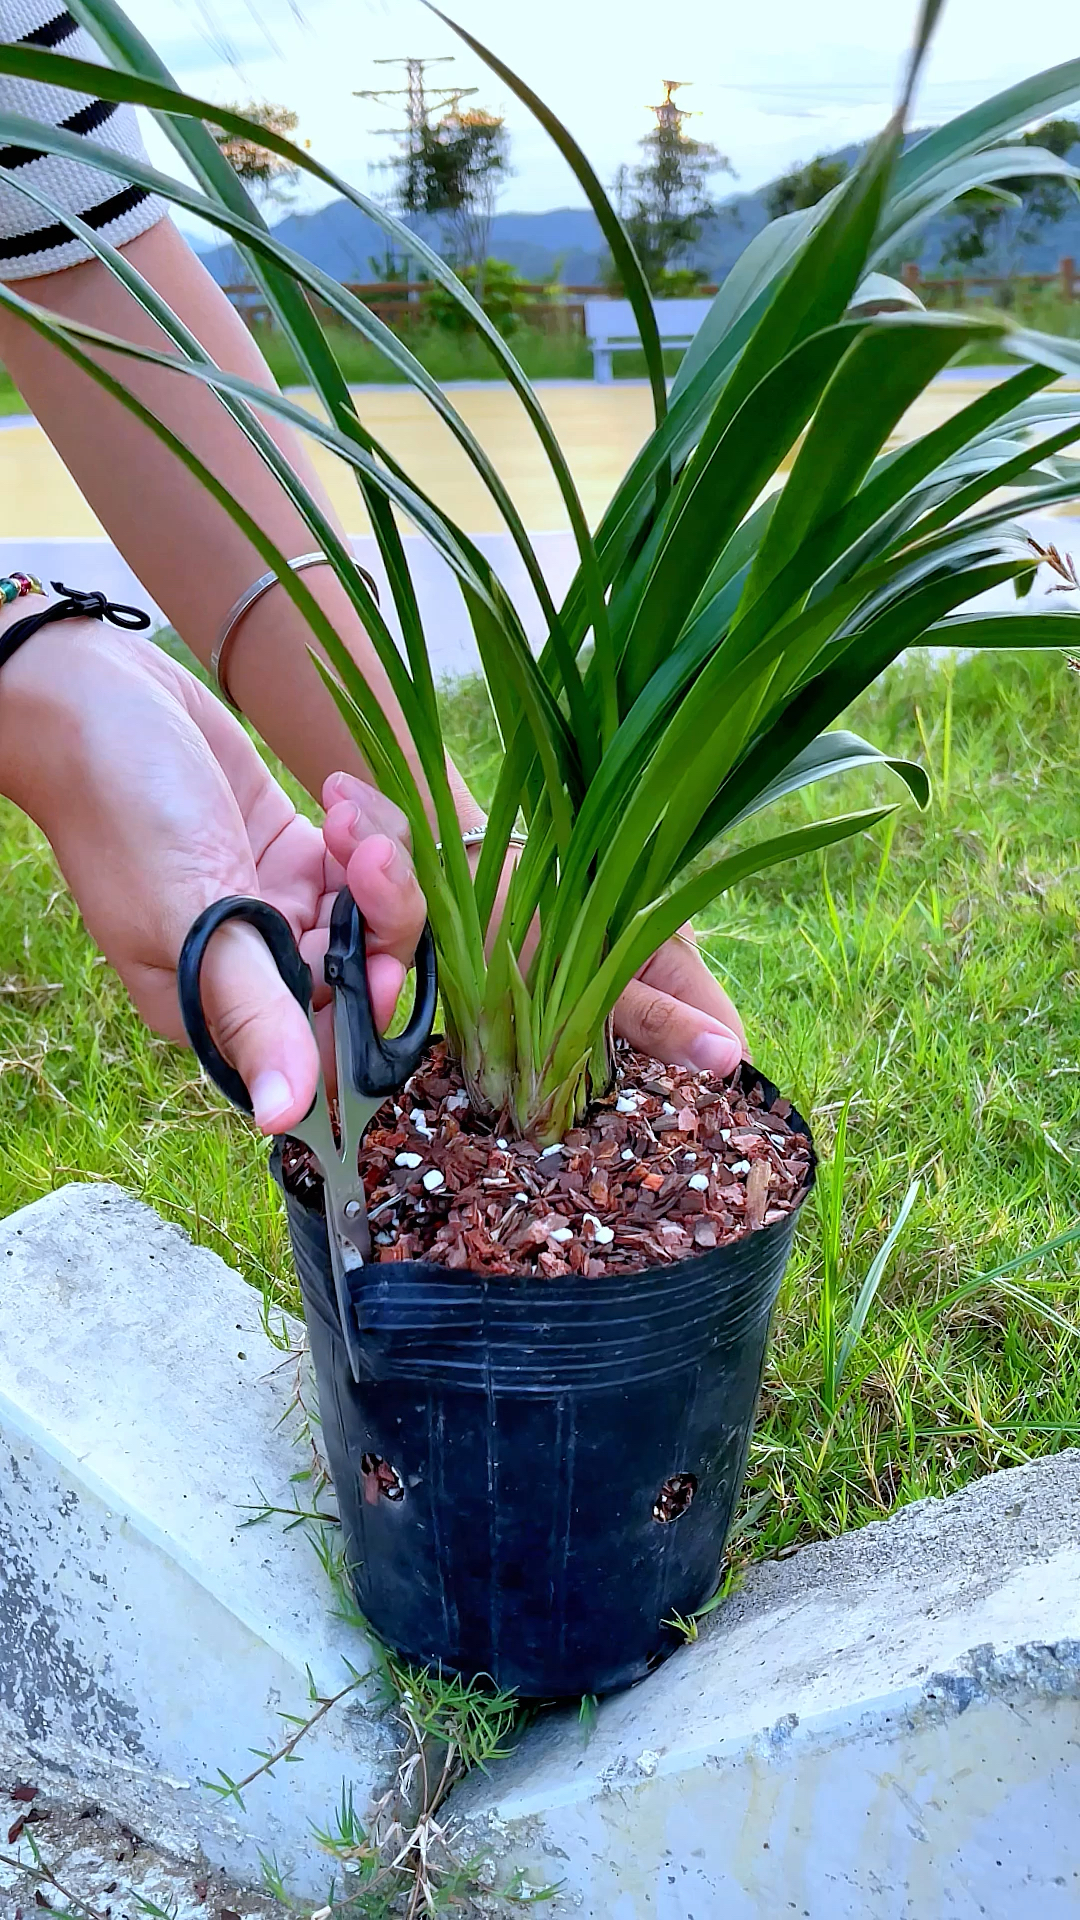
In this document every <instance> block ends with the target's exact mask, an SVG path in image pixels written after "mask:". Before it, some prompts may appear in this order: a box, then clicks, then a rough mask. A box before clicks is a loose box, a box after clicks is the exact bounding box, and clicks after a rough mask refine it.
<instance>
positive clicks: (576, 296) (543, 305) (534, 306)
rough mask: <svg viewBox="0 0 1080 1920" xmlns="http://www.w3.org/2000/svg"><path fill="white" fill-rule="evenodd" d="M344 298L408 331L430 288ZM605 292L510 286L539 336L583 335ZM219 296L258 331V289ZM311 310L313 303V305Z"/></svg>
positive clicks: (374, 289)
mask: <svg viewBox="0 0 1080 1920" xmlns="http://www.w3.org/2000/svg"><path fill="white" fill-rule="evenodd" d="M345 284H346V286H347V291H348V292H349V293H355V294H356V296H357V298H358V299H360V300H362V301H363V302H364V305H365V306H366V307H369V308H370V309H371V311H372V313H374V314H376V315H377V316H378V318H379V319H380V320H382V321H384V322H385V324H386V325H387V326H388V327H393V328H394V330H395V332H398V333H403V332H407V331H408V330H409V329H410V328H412V327H417V326H421V325H423V322H424V320H425V318H426V308H427V302H428V298H429V296H430V294H431V291H432V287H431V282H430V281H429V280H416V281H401V280H373V281H369V282H367V283H366V284H361V283H359V282H354V281H349V282H346V283H345ZM611 291H612V290H611V288H610V287H550V286H540V285H539V284H534V283H531V282H522V283H519V284H517V285H516V286H515V288H514V293H515V295H516V296H519V297H520V299H521V303H522V304H521V309H520V318H521V319H522V320H523V321H524V322H525V323H526V325H528V326H530V327H536V328H537V330H538V331H539V332H541V333H548V334H577V335H579V336H580V337H582V338H584V334H585V301H586V299H598V298H602V297H603V296H605V295H610V294H611ZM700 291H701V294H702V296H703V297H710V296H711V295H712V294H714V293H715V292H716V288H715V287H702V288H701V289H700ZM225 292H226V293H227V294H228V296H229V299H230V300H231V301H232V303H233V306H234V307H236V308H237V309H238V311H239V312H240V313H242V314H243V316H244V318H245V320H246V321H247V323H248V325H249V327H258V326H264V325H265V324H266V323H267V322H268V321H269V319H270V309H269V308H268V306H267V304H266V300H265V298H264V296H263V294H262V292H261V291H260V289H259V288H258V287H254V286H235V287H226V288H225ZM315 305H316V306H318V305H319V302H318V301H317V300H316V301H315Z"/></svg>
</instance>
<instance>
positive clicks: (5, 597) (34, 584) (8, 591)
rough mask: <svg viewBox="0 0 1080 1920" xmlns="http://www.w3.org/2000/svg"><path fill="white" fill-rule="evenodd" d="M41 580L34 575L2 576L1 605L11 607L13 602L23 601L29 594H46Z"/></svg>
mask: <svg viewBox="0 0 1080 1920" xmlns="http://www.w3.org/2000/svg"><path fill="white" fill-rule="evenodd" d="M44 591H45V589H44V587H43V586H42V584H41V581H40V580H35V578H34V576H33V574H32V573H9V574H5V575H3V576H0V604H3V605H4V606H5V607H10V605H11V603H12V601H13V600H21V599H22V598H23V595H24V594H27V593H44Z"/></svg>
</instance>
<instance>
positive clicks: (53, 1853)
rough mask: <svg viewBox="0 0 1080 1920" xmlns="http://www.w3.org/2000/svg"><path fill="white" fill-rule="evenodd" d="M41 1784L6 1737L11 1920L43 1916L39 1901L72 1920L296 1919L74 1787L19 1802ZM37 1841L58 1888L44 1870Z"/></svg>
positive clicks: (1, 1754)
mask: <svg viewBox="0 0 1080 1920" xmlns="http://www.w3.org/2000/svg"><path fill="white" fill-rule="evenodd" d="M40 1777H41V1769H40V1768H39V1767H38V1766H37V1764H36V1762H35V1760H34V1759H33V1757H32V1755H30V1754H29V1753H26V1752H21V1751H20V1750H19V1749H17V1748H16V1747H15V1746H14V1745H13V1743H11V1742H10V1741H5V1740H0V1916H2V1920H32V1917H36V1916H40V1915H42V1913H43V1909H42V1907H41V1905H40V1902H39V1899H38V1895H41V1896H43V1897H44V1898H45V1899H47V1900H48V1902H49V1904H50V1905H51V1906H53V1907H54V1909H55V1911H56V1912H57V1913H62V1914H65V1915H67V1914H71V1915H72V1916H73V1920H90V1914H91V1912H92V1913H93V1914H94V1915H95V1916H100V1920H148V1915H150V1916H152V1915H153V1914H154V1910H155V1908H156V1909H157V1910H158V1912H159V1913H160V1914H163V1915H168V1920H232V1916H235V1917H236V1920H288V1916H287V1915H286V1913H285V1909H284V1908H282V1907H280V1906H279V1905H278V1903H277V1902H276V1901H274V1900H271V1899H269V1898H268V1897H267V1896H266V1895H265V1894H263V1893H258V1892H254V1891H252V1890H250V1889H245V1888H242V1887H238V1886H237V1885H236V1884H235V1883H234V1882H233V1881H232V1880H230V1879H229V1878H228V1877H227V1876H226V1875H225V1874H223V1873H222V1872H221V1871H220V1869H218V1868H214V1867H212V1866H211V1865H210V1864H209V1862H208V1861H206V1860H199V1861H194V1862H193V1861H187V1862H182V1861H179V1860H176V1859H174V1858H173V1857H172V1856H170V1855H169V1854H167V1853H164V1852H162V1851H161V1849H160V1848H159V1847H155V1846H154V1845H152V1844H151V1842H150V1841H149V1840H146V1839H144V1838H143V1837H142V1836H141V1835H140V1834H138V1833H136V1832H135V1831H134V1830H133V1829H132V1828H131V1827H129V1826H127V1825H125V1824H124V1823H122V1822H121V1821H119V1820H117V1819H115V1818H113V1817H111V1816H110V1815H109V1814H107V1813H105V1812H104V1810H103V1809H102V1808H101V1807H100V1806H99V1805H97V1804H96V1802H95V1801H93V1800H91V1799H90V1798H88V1797H86V1796H82V1795H80V1794H79V1793H78V1792H77V1791H76V1790H75V1788H74V1786H73V1785H72V1783H70V1782H69V1783H67V1785H66V1788H65V1789H62V1790H61V1791H59V1792H57V1791H52V1790H49V1789H47V1788H39V1790H38V1792H37V1794H36V1796H35V1798H34V1799H33V1800H26V1799H13V1798H12V1793H13V1790H20V1789H24V1788H27V1787H32V1786H34V1785H36V1784H37V1781H38V1780H39V1778H40ZM23 1815H29V1816H30V1820H29V1822H28V1825H27V1826H26V1827H25V1828H24V1829H23V1831H22V1833H21V1834H20V1833H17V1832H16V1833H14V1836H13V1838H12V1839H11V1840H10V1841H9V1840H8V1839H7V1835H8V1833H9V1832H10V1831H12V1830H13V1829H14V1827H15V1825H16V1823H17V1822H18V1821H19V1819H20V1818H21V1816H23ZM28 1836H32V1838H33V1842H34V1844H35V1845H36V1847H37V1849H38V1853H39V1856H40V1863H41V1866H42V1867H47V1868H48V1869H49V1871H50V1872H51V1873H53V1874H54V1875H55V1880H56V1882H58V1883H59V1886H58V1885H57V1884H55V1883H53V1882H50V1881H48V1880H47V1879H43V1878H42V1876H41V1872H40V1870H35V1860H34V1852H33V1847H32V1846H31V1841H30V1838H29V1837H28ZM13 1861H19V1862H21V1866H14V1865H12V1864H11V1863H12V1862H13ZM61 1888H62V1889H63V1892H61V1891H60V1889H61ZM308 1911H309V1912H310V1907H309V1908H308Z"/></svg>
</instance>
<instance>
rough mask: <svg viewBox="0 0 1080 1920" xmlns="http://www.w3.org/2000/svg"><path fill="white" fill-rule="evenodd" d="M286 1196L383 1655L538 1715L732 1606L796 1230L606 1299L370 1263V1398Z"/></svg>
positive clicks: (412, 1264) (605, 1687)
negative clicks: (729, 1578) (554, 1700)
mask: <svg viewBox="0 0 1080 1920" xmlns="http://www.w3.org/2000/svg"><path fill="white" fill-rule="evenodd" d="M744 1071H745V1080H746V1085H747V1087H749V1086H752V1085H755V1084H756V1083H757V1082H758V1081H761V1082H762V1084H763V1086H764V1088H765V1092H766V1098H767V1099H769V1100H771V1099H773V1098H775V1092H776V1090H775V1088H771V1087H770V1085H769V1083H768V1081H765V1080H763V1078H762V1076H761V1075H760V1074H758V1073H756V1072H753V1071H751V1070H749V1069H746V1070H744ZM789 1124H790V1125H791V1126H793V1127H795V1128H797V1129H798V1130H799V1131H801V1132H803V1133H805V1134H807V1137H809V1132H808V1129H807V1128H806V1126H805V1123H804V1122H803V1121H802V1120H801V1119H800V1118H799V1117H798V1115H796V1114H792V1116H791V1120H790V1122H789ZM811 1164H813V1163H812V1162H811ZM286 1201H287V1206H288V1217H289V1227H290V1232H291V1236H292V1244H293V1252H294V1255H295V1258H296V1266H297V1272H298V1274H299V1277H300V1284H301V1288H302V1290H303V1296H304V1306H305V1311H306V1316H307V1323H308V1331H309V1337H310V1342H311V1349H312V1355H313V1358H314V1364H315V1372H316V1378H317V1382H318V1389H319V1408H320V1416H321V1420H322V1430H323V1438H324V1442H325V1448H326V1453H327V1457H328V1460H329V1464H330V1469H331V1472H332V1474H333V1477H334V1485H335V1489H336V1492H337V1498H338V1502H339V1506H340V1511H341V1518H342V1524H343V1527H344V1534H345V1548H346V1557H347V1561H348V1564H349V1567H350V1570H351V1573H352V1578H353V1582H354V1585H355V1589H356V1596H357V1601H358V1603H359V1606H360V1608H361V1611H362V1612H363V1613H364V1615H365V1617H366V1618H367V1619H368V1620H369V1621H370V1622H371V1625H372V1627H373V1628H374V1629H375V1631H376V1633H377V1634H378V1635H379V1637H380V1639H382V1640H383V1641H385V1643H386V1644H387V1645H388V1646H390V1647H392V1648H393V1649H394V1650H395V1651H396V1652H398V1653H400V1654H402V1655H404V1656H405V1657H406V1658H408V1659H410V1660H414V1661H417V1662H420V1663H422V1664H427V1663H434V1662H440V1663H441V1664H442V1666H443V1667H444V1669H447V1670H452V1671H456V1672H460V1673H463V1674H465V1675H466V1676H471V1675H474V1674H486V1675H488V1676H490V1678H491V1679H492V1680H494V1681H495V1682H496V1683H497V1684H498V1685H499V1686H501V1687H506V1688H512V1689H514V1690H516V1691H517V1692H518V1693H519V1694H520V1695H521V1696H522V1697H523V1698H532V1699H536V1698H550V1697H558V1696H572V1695H579V1694H585V1693H596V1694H600V1693H609V1692H612V1691H613V1690H615V1689H616V1688H619V1687H625V1686H628V1685H630V1683H631V1682H633V1681H635V1680H639V1679H640V1678H641V1677H642V1676H643V1675H644V1674H646V1673H648V1672H649V1671H650V1670H651V1669H652V1668H653V1667H655V1666H656V1665H658V1664H659V1662H660V1661H661V1660H663V1659H664V1658H665V1656H666V1655H667V1654H668V1653H670V1652H671V1651H672V1649H673V1648H674V1647H675V1646H677V1645H678V1644H679V1634H678V1632H677V1630H675V1629H673V1628H672V1627H671V1626H669V1625H665V1622H666V1621H670V1620H671V1618H672V1617H673V1615H674V1614H675V1613H681V1614H690V1613H691V1612H692V1611H693V1610H694V1608H696V1607H699V1606H701V1605H702V1604H703V1602H704V1601H705V1600H707V1599H708V1598H709V1597H710V1595H711V1594H713V1593H714V1592H715V1590H716V1586H717V1582H718V1579H719V1576H720V1569H721V1563H722V1559H723V1551H724V1541H725V1537H726V1535H727V1532H728V1528H729V1526H730V1523H731V1518H732V1514H733V1511H734V1508H735V1503H736V1501H737V1499H738V1495H739V1490H740V1487H741V1484H742V1478H743V1471H744V1468H745V1464H746V1454H747V1448H748V1446H749V1441H750V1433H751V1429H752V1426H753V1420H754V1410H755V1405H756V1402H757V1396H758V1389H759V1386H760V1383H761V1375H762V1369H763V1367H764V1362H765V1348H766V1341H767V1338H768V1331H769V1322H770V1319H771V1315H772V1310H773V1305H774V1303H775V1300H776V1296H777V1292H778V1290H779V1287H780V1282H781V1279H782V1277H783V1272H784V1268H785V1266H786V1264H787V1259H788V1254H789V1252H790V1249H791V1242H792V1237H793V1235H794V1231H795V1215H790V1216H788V1217H786V1218H785V1219H783V1220H780V1221H776V1222H774V1223H773V1224H772V1225H771V1226H767V1227H762V1228H761V1229H759V1231H758V1232H756V1233H753V1234H750V1235H748V1236H747V1238H746V1239H744V1240H741V1241H739V1242H737V1243H736V1244H735V1245H734V1246H729V1247H720V1248H717V1249H716V1250H715V1251H712V1252H709V1253H705V1254H702V1255H700V1256H698V1257H696V1258H694V1259H691V1260H683V1261H680V1262H678V1263H677V1264H675V1265H673V1266H662V1267H653V1268H650V1269H648V1270H647V1271H645V1272H642V1273H637V1274H632V1275H628V1276H627V1275H622V1276H619V1277H615V1278H609V1279H604V1280H584V1279H581V1278H579V1277H577V1276H567V1277H566V1278H565V1279H557V1280H547V1279H542V1278H539V1277H537V1278H533V1277H531V1276H530V1277H527V1278H524V1279H512V1278H506V1277H497V1278H487V1277H482V1276H480V1275H477V1274H469V1273H462V1272H450V1271H448V1270H447V1269H446V1268H445V1267H440V1266H436V1265H434V1264H432V1263H430V1262H423V1261H400V1262H388V1263H386V1264H384V1265H372V1266H370V1267H367V1268H365V1269H363V1270H362V1271H361V1272H360V1273H359V1274H358V1275H357V1276H355V1278H354V1281H353V1282H352V1307H353V1311H354V1313H355V1315H356V1322H357V1327H358V1331H359V1336H360V1344H361V1347H362V1350H363V1354H364V1360H365V1377H364V1378H362V1379H361V1381H360V1383H359V1385H357V1384H356V1382H355V1381H354V1380H353V1377H352V1373H351V1371H350V1368H349V1363H348V1359H347V1357H346V1353H345V1344H344V1341H343V1339H342V1334H341V1327H340V1324H339V1321H338V1317H337V1308H336V1304H335V1298H334V1287H333V1281H332V1279H331V1275H330V1259H329V1251H328V1247H327V1241H326V1228H325V1223H324V1220H323V1217H322V1213H321V1211H313V1210H312V1209H311V1208H309V1207H306V1206H305V1205H304V1204H303V1203H302V1202H300V1201H299V1200H298V1199H296V1198H295V1197H294V1196H290V1195H288V1194H287V1195H286Z"/></svg>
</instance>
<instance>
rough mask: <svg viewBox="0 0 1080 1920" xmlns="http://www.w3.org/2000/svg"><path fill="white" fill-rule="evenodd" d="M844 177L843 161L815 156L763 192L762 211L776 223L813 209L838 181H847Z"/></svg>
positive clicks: (844, 165) (846, 166) (846, 172)
mask: <svg viewBox="0 0 1080 1920" xmlns="http://www.w3.org/2000/svg"><path fill="white" fill-rule="evenodd" d="M847 174H848V164H847V161H846V160H841V159H839V158H837V159H829V158H827V156H826V155H825V154H823V153H818V154H815V156H814V158H813V159H812V160H808V161H807V163H806V165H805V166H804V167H792V169H791V171H790V173H783V174H781V176H780V178H779V180H774V181H773V183H772V186H771V187H766V189H765V211H766V213H767V214H768V216H769V219H770V220H779V219H780V218H781V217H782V216H783V215H784V214H785V213H799V212H801V211H802V209H803V208H804V207H816V206H817V203H818V201H819V200H824V198H825V195H826V194H827V193H831V192H832V190H833V188H834V187H838V186H839V185H840V182H841V180H846V179H847Z"/></svg>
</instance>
